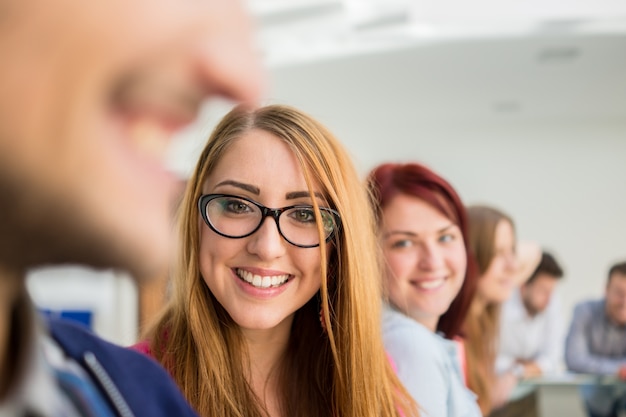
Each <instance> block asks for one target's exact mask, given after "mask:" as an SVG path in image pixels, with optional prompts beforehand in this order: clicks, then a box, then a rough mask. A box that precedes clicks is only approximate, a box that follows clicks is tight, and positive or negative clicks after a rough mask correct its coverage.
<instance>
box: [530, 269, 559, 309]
mask: <svg viewBox="0 0 626 417" xmlns="http://www.w3.org/2000/svg"><path fill="white" fill-rule="evenodd" d="M556 284H557V278H556V277H553V276H552V275H549V274H546V273H539V274H538V275H537V276H536V277H535V279H534V280H533V281H532V282H531V283H529V284H525V285H522V287H521V294H522V302H523V303H524V306H525V307H526V311H527V312H528V314H529V315H530V316H535V315H537V314H539V313H541V312H543V311H544V310H545V309H546V308H547V307H548V304H549V303H550V298H551V297H552V293H553V292H554V288H555V287H556Z"/></svg>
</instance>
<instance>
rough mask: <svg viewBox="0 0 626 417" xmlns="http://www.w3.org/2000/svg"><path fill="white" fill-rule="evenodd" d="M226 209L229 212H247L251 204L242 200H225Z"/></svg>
mask: <svg viewBox="0 0 626 417" xmlns="http://www.w3.org/2000/svg"><path fill="white" fill-rule="evenodd" d="M224 211H227V212H229V213H235V214H238V213H247V212H249V211H250V206H249V205H248V204H246V203H245V202H243V201H241V200H228V201H225V202H224Z"/></svg>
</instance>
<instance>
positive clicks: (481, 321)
mask: <svg viewBox="0 0 626 417" xmlns="http://www.w3.org/2000/svg"><path fill="white" fill-rule="evenodd" d="M467 211H468V216H469V244H470V249H471V251H472V253H473V254H474V256H475V257H476V261H477V264H478V273H479V278H478V284H477V287H476V294H475V295H474V298H473V299H472V304H471V307H470V309H469V313H468V314H467V317H466V318H465V323H464V327H463V330H464V332H465V334H464V336H465V337H464V345H465V352H466V357H467V361H466V363H467V380H468V386H469V388H470V389H471V390H472V391H474V392H475V393H476V394H478V404H479V405H480V408H481V410H482V412H483V415H489V414H490V413H491V411H492V410H494V409H495V408H498V407H502V406H503V405H504V404H506V403H507V401H508V400H509V396H510V394H511V392H512V391H513V389H514V388H515V386H516V385H517V380H518V378H517V376H516V375H514V374H513V372H511V371H508V372H505V373H503V374H499V375H498V374H496V372H495V364H496V355H497V348H498V345H497V342H498V331H499V326H498V323H499V320H500V309H501V306H502V303H504V302H505V301H506V300H507V299H508V298H509V297H510V296H511V293H512V291H513V289H514V288H516V287H518V286H519V285H520V284H521V283H522V281H523V280H525V279H527V278H528V277H529V276H530V274H531V272H532V271H533V270H534V269H535V268H536V266H537V263H538V262H539V259H540V257H541V249H540V248H539V246H538V245H536V244H534V243H531V242H526V243H524V244H518V243H517V238H516V235H515V226H514V223H513V220H512V218H511V217H509V216H508V215H507V214H505V213H503V212H502V211H500V210H497V209H495V208H493V207H489V206H470V207H468V209H467ZM531 400H532V399H531ZM521 407H524V408H526V409H528V408H532V407H534V400H533V401H532V404H530V405H528V403H527V402H524V403H523V404H522V405H521Z"/></svg>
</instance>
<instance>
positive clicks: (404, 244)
mask: <svg viewBox="0 0 626 417" xmlns="http://www.w3.org/2000/svg"><path fill="white" fill-rule="evenodd" d="M411 246H413V242H412V241H411V240H408V239H403V240H396V241H394V242H391V247H392V248H394V249H401V248H410V247H411Z"/></svg>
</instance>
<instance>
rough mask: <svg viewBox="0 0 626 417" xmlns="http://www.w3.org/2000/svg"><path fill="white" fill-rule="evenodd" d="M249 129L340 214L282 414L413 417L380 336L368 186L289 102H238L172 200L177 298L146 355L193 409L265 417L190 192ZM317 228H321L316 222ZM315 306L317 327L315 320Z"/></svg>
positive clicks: (294, 346) (298, 333)
mask: <svg viewBox="0 0 626 417" xmlns="http://www.w3.org/2000/svg"><path fill="white" fill-rule="evenodd" d="M251 129H260V130H263V131H266V132H269V133H272V134H273V135H275V136H277V137H278V138H280V139H282V140H284V141H285V142H286V143H287V144H289V146H290V147H291V149H292V150H293V152H294V154H295V156H296V158H297V159H298V161H299V163H300V166H301V167H302V170H303V173H304V176H305V180H306V182H307V185H308V187H309V190H312V184H314V183H316V184H319V186H320V187H321V191H322V193H323V194H324V197H325V199H326V201H327V203H328V204H329V205H330V206H331V207H332V208H334V209H335V210H337V211H338V212H339V213H340V215H341V229H340V231H339V233H337V234H336V235H335V237H334V239H333V241H332V242H331V243H330V245H332V249H331V251H330V253H331V254H330V256H328V257H326V256H325V255H326V250H325V246H326V245H325V243H324V241H323V239H322V244H321V247H320V249H321V254H322V268H321V269H322V273H321V288H320V291H319V296H318V297H313V299H311V300H310V301H309V302H308V303H307V304H305V305H304V306H303V307H302V308H300V309H299V310H298V311H297V312H296V314H295V317H294V321H293V325H292V330H291V335H290V340H289V344H288V348H287V349H288V351H287V353H286V355H285V359H284V362H283V364H282V365H281V369H280V370H279V372H280V374H279V375H280V384H281V385H280V390H279V392H280V393H282V394H284V397H283V398H282V400H281V401H282V402H281V406H282V409H283V413H284V414H285V415H288V416H314V417H319V416H328V417H339V416H341V417H368V416H371V417H381V416H397V415H399V414H404V415H405V416H413V415H417V411H416V407H415V404H414V403H413V401H412V400H411V399H410V397H409V395H408V394H407V392H406V390H405V389H404V388H403V387H402V385H401V384H400V383H399V382H398V379H397V378H396V376H395V373H394V371H393V370H392V368H391V366H390V364H389V361H388V359H387V357H386V355H385V352H384V348H383V344H382V338H381V332H380V320H381V319H380V300H381V289H380V280H379V277H380V272H379V271H380V269H379V255H378V252H377V247H376V241H375V227H374V221H373V215H372V213H371V211H370V210H371V209H370V205H369V202H368V198H367V193H366V191H365V189H364V187H363V186H362V184H361V182H360V180H359V177H358V175H357V173H356V170H355V169H354V166H353V164H352V162H351V160H350V158H349V156H348V155H347V153H346V151H345V150H344V148H343V147H342V146H341V145H340V143H339V142H338V141H337V140H336V139H335V138H334V137H333V135H332V134H331V133H330V132H329V131H328V130H327V129H326V128H324V127H323V126H322V125H321V124H319V123H318V122H316V121H315V120H313V119H312V118H311V117H309V116H308V115H306V114H304V113H302V112H300V111H298V110H296V109H293V108H291V107H287V106H280V105H272V106H266V107H263V108H260V109H256V110H247V109H244V108H235V109H234V110H233V111H231V112H230V113H229V114H227V115H226V116H225V117H224V118H223V119H222V121H221V122H220V123H219V124H218V126H217V127H216V128H215V130H214V131H213V133H212V135H211V137H210V138H209V140H208V142H207V144H206V146H205V148H204V150H203V152H202V154H201V156H200V159H199V161H198V164H197V166H196V168H195V171H194V174H193V176H192V177H191V179H190V180H189V182H188V185H187V188H186V191H185V195H184V197H183V200H182V203H181V206H180V211H179V221H180V223H179V225H180V233H181V236H180V237H181V240H182V246H181V249H180V250H181V253H180V259H179V265H178V267H177V268H176V270H175V272H174V274H173V281H174V295H173V298H172V300H171V302H170V304H169V305H168V307H167V309H166V310H165V312H164V314H163V315H162V316H161V317H160V319H159V320H158V321H157V323H156V325H155V326H153V328H152V329H151V330H150V331H149V333H148V339H149V340H150V346H151V350H152V352H153V354H154V356H155V357H156V358H157V360H159V361H160V362H161V363H162V364H163V365H164V366H165V367H166V368H167V369H168V370H169V372H170V373H171V375H172V376H173V377H174V379H175V380H176V382H177V383H178V384H179V386H180V387H181V389H182V391H183V393H184V394H185V396H186V397H187V399H188V400H189V402H190V403H191V404H192V405H193V406H194V407H195V408H196V409H197V410H198V412H199V413H200V415H202V416H204V417H208V416H216V417H227V416H230V417H235V416H236V417H244V416H245V417H250V416H266V415H267V412H266V411H265V410H264V408H263V405H262V403H261V401H260V400H259V399H258V398H257V397H256V396H255V394H254V393H253V391H252V389H251V387H250V385H249V383H248V381H247V380H246V378H245V375H246V370H247V369H248V367H249V362H248V360H247V353H246V350H245V349H246V348H245V344H244V341H243V338H242V337H243V336H242V334H241V332H240V330H239V328H238V327H237V325H236V324H235V323H234V322H233V320H232V319H231V318H230V316H229V315H228V313H227V312H226V311H225V310H224V308H223V307H222V306H221V305H220V304H219V303H218V302H217V301H216V299H215V297H214V296H213V295H212V294H211V292H210V291H209V289H208V287H207V286H206V284H205V282H204V280H203V279H202V276H201V274H200V271H199V260H198V251H199V229H198V227H199V226H198V224H199V212H198V208H197V201H198V198H199V197H200V195H201V194H202V187H203V184H204V182H205V181H206V178H207V176H208V175H209V174H210V173H211V172H212V170H213V169H214V167H215V165H216V164H217V163H218V162H219V161H220V159H221V157H222V156H223V155H224V153H225V152H227V150H228V148H229V147H230V145H231V144H232V143H233V142H234V141H236V140H237V139H238V138H239V137H241V136H242V134H243V133H244V132H247V131H249V130H251ZM311 193H312V191H311ZM312 197H313V196H312ZM312 200H313V201H314V202H315V201H316V199H315V198H312ZM314 204H316V203H314ZM318 228H319V231H320V234H321V233H322V229H321V225H318ZM320 308H321V310H322V311H323V315H322V317H324V322H325V326H324V327H325V330H323V328H322V326H320V318H319V312H320Z"/></svg>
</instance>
